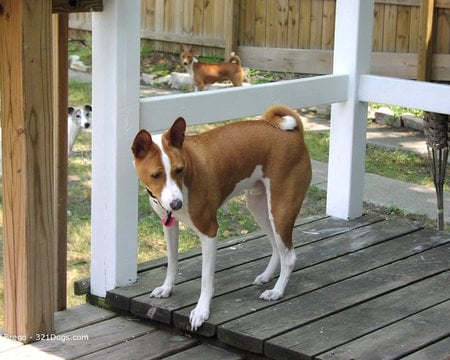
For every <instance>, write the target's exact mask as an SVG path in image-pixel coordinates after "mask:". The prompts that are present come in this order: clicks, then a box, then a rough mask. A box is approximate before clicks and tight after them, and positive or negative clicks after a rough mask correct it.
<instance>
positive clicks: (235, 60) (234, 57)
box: [228, 51, 241, 66]
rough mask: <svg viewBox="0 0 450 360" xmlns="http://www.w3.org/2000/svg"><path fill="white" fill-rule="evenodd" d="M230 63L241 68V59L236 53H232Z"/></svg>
mask: <svg viewBox="0 0 450 360" xmlns="http://www.w3.org/2000/svg"><path fill="white" fill-rule="evenodd" d="M228 62H229V63H231V64H237V65H239V66H241V58H240V57H239V56H237V55H236V53H235V52H234V51H232V52H231V53H230V59H229V60H228Z"/></svg>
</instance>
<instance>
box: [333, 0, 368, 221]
mask: <svg viewBox="0 0 450 360" xmlns="http://www.w3.org/2000/svg"><path fill="white" fill-rule="evenodd" d="M373 10H374V2H373V1H365V0H338V1H337V2H336V30H335V41H334V44H335V46H334V61H333V74H335V75H340V74H348V76H349V83H348V100H347V101H345V102H342V103H338V104H333V105H332V107H331V130H330V131H331V138H330V156H329V161H328V164H329V165H328V189H327V214H328V215H331V216H336V217H339V218H342V219H352V218H356V217H359V216H361V215H362V206H363V190H364V164H365V154H366V129H367V103H366V102H361V101H359V94H358V91H359V83H360V76H361V74H367V73H369V72H370V56H371V44H372V23H373Z"/></svg>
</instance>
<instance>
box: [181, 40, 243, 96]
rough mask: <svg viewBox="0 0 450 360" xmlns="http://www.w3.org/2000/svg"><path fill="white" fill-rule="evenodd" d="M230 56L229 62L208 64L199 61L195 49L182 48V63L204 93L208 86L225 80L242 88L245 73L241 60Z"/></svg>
mask: <svg viewBox="0 0 450 360" xmlns="http://www.w3.org/2000/svg"><path fill="white" fill-rule="evenodd" d="M230 56H231V57H230V59H229V61H228V62H223V63H220V64H207V63H204V62H200V61H198V59H197V58H196V57H195V48H194V47H190V48H185V47H184V46H181V47H180V58H181V62H182V63H183V64H184V65H185V66H186V70H187V72H188V73H189V75H190V77H191V79H192V81H193V83H194V85H195V86H196V87H197V88H198V89H199V90H200V91H203V90H204V89H205V86H206V85H210V84H213V83H215V82H216V81H223V80H230V81H231V82H232V83H233V85H234V86H242V82H243V81H244V75H245V73H244V69H243V68H242V66H241V59H240V58H239V57H238V56H237V55H236V54H235V53H231V55H230Z"/></svg>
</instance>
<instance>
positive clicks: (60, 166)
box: [53, 14, 69, 311]
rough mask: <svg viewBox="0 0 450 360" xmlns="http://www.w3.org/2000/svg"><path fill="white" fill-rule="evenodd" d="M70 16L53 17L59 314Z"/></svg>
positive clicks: (63, 281)
mask: <svg viewBox="0 0 450 360" xmlns="http://www.w3.org/2000/svg"><path fill="white" fill-rule="evenodd" d="M68 38H69V15H68V14H59V15H53V114H54V129H55V131H54V144H55V146H54V149H55V152H54V157H55V182H54V184H55V190H54V191H55V240H56V243H55V261H56V273H55V276H56V310H57V311H59V310H63V309H65V308H66V304H67V106H68V86H69V84H68V82H69V79H68V77H69V76H68V70H67V69H68V56H67V52H68V43H69V39H68Z"/></svg>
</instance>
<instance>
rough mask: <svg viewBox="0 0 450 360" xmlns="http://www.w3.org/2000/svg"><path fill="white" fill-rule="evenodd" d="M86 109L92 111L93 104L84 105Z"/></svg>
mask: <svg viewBox="0 0 450 360" xmlns="http://www.w3.org/2000/svg"><path fill="white" fill-rule="evenodd" d="M84 110H85V111H90V112H92V105H89V104H86V105H84Z"/></svg>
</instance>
